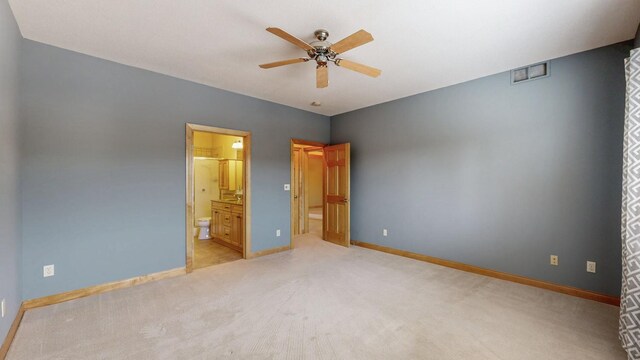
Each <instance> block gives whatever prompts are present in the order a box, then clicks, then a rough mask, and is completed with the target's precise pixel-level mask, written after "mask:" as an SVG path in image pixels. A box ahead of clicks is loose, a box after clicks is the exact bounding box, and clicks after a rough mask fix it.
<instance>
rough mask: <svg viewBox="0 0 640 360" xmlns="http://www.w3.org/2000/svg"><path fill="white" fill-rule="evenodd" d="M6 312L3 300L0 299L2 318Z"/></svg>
mask: <svg viewBox="0 0 640 360" xmlns="http://www.w3.org/2000/svg"><path fill="white" fill-rule="evenodd" d="M6 312H7V308H6V305H5V300H4V299H2V301H0V313H2V317H4V314H5V313H6Z"/></svg>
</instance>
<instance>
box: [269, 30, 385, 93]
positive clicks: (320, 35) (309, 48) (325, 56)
mask: <svg viewBox="0 0 640 360" xmlns="http://www.w3.org/2000/svg"><path fill="white" fill-rule="evenodd" d="M267 31H268V32H270V33H272V34H274V35H276V36H278V37H281V38H282V39H284V40H286V41H288V42H290V43H292V44H293V45H295V46H297V47H299V48H301V49H302V50H304V51H306V52H307V57H301V58H295V59H289V60H282V61H276V62H272V63H268V64H262V65H260V67H261V68H263V69H271V68H274V67H278V66H284V65H291V64H297V63H302V62H307V61H309V60H314V61H315V62H316V87H318V88H326V87H327V86H329V71H328V69H327V65H328V64H329V63H330V62H332V63H334V64H336V65H337V66H341V67H344V68H347V69H349V70H353V71H357V72H359V73H361V74H365V75H368V76H371V77H378V76H379V75H380V74H381V73H382V71H381V70H378V69H376V68H372V67H371V66H367V65H362V64H358V63H356V62H353V61H349V60H346V59H342V58H339V57H338V55H339V54H342V53H344V52H347V51H349V50H351V49H353V48H356V47H358V46H361V45H364V44H366V43H368V42H370V41H373V36H371V34H369V33H368V32H366V31H364V30H358V31H356V32H355V33H353V34H351V35H349V36H347V37H346V38H344V39H342V40H340V41H338V42H337V43H335V44H332V43H330V42H328V41H327V38H328V37H329V32H328V31H327V30H324V29H319V30H316V31H315V32H314V35H315V37H316V39H317V41H313V42H311V43H310V44H308V43H306V42H304V41H302V40H300V39H298V38H297V37H295V36H293V35H291V34H289V33H288V32H286V31H284V30H282V29H279V28H275V27H270V28H267Z"/></svg>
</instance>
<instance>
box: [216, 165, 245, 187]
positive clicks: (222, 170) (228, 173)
mask: <svg viewBox="0 0 640 360" xmlns="http://www.w3.org/2000/svg"><path fill="white" fill-rule="evenodd" d="M242 168H243V165H242V160H220V161H219V162H218V187H219V188H220V190H241V189H242V170H243V169H242Z"/></svg>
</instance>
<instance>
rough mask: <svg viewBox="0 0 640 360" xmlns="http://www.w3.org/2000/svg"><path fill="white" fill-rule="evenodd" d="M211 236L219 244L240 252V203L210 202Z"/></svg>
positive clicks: (241, 237) (242, 235)
mask: <svg viewBox="0 0 640 360" xmlns="http://www.w3.org/2000/svg"><path fill="white" fill-rule="evenodd" d="M211 237H212V238H213V240H215V241H216V242H217V243H219V244H222V245H225V246H228V247H230V248H232V249H234V250H238V251H240V252H242V243H243V238H244V225H243V221H242V205H240V204H231V203H228V202H224V201H212V202H211Z"/></svg>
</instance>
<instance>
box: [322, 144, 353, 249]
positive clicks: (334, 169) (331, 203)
mask: <svg viewBox="0 0 640 360" xmlns="http://www.w3.org/2000/svg"><path fill="white" fill-rule="evenodd" d="M323 151H324V160H325V161H324V162H325V164H324V166H325V171H324V176H325V181H324V193H325V199H324V202H325V204H324V212H325V213H324V216H323V221H324V231H325V234H324V238H325V240H328V241H331V242H333V243H336V244H338V245H342V246H346V247H349V244H350V241H351V233H350V228H349V220H350V206H349V198H350V192H349V188H350V174H349V169H350V144H348V143H347V144H339V145H331V146H326V147H325V148H324V149H323Z"/></svg>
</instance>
